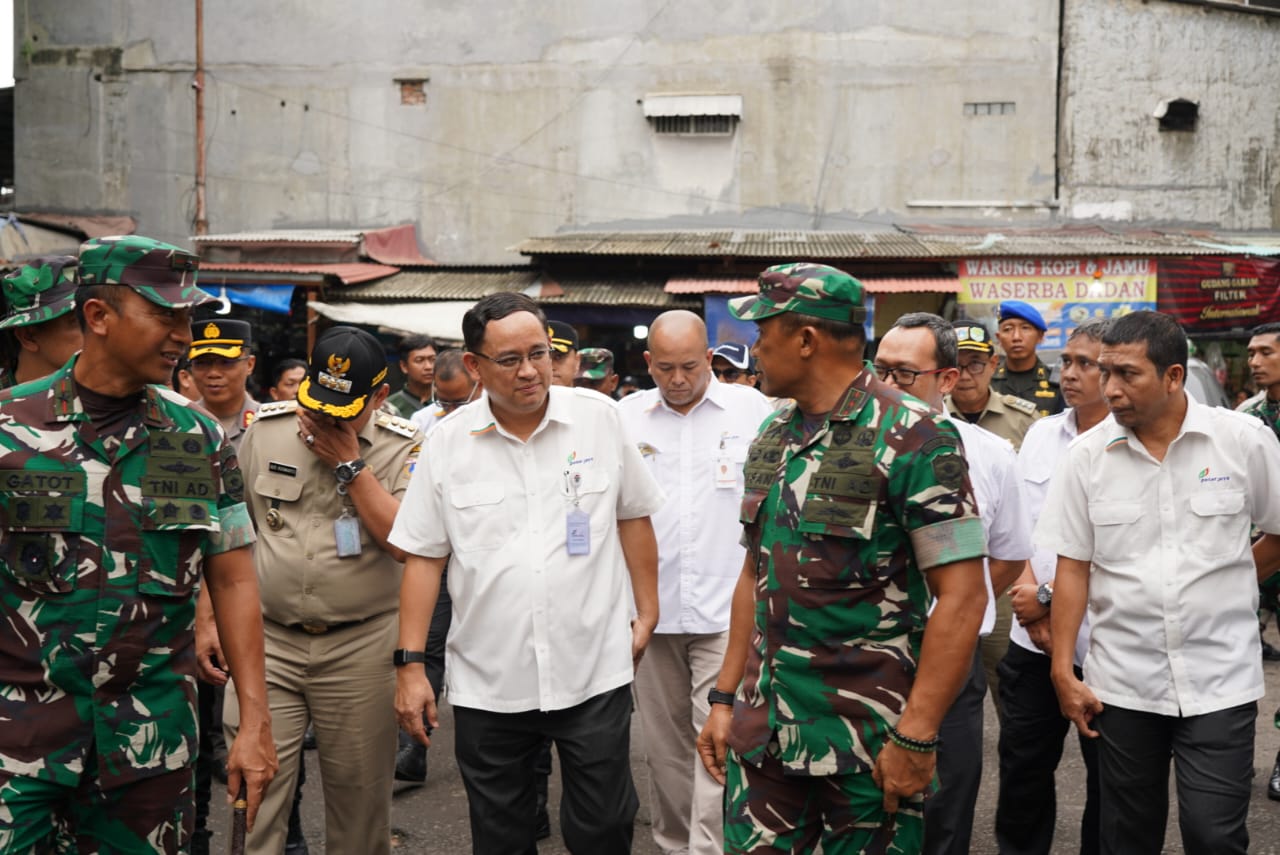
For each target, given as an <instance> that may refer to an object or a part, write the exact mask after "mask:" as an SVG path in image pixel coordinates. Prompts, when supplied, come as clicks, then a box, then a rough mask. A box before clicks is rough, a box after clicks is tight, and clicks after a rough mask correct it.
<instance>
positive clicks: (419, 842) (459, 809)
mask: <svg viewBox="0 0 1280 855" xmlns="http://www.w3.org/2000/svg"><path fill="white" fill-rule="evenodd" d="M1272 642H1273V643H1277V639H1275V638H1274V637H1272ZM1265 670H1266V675H1267V684H1268V692H1267V698H1266V699H1265V700H1264V701H1262V702H1260V704H1259V715H1258V739H1257V752H1256V757H1257V759H1256V761H1255V777H1254V784H1253V799H1252V801H1251V803H1250V808H1249V829H1250V836H1251V838H1252V845H1251V847H1250V851H1251V852H1254V853H1259V855H1267V853H1274V854H1275V855H1280V802H1272V801H1268V799H1267V794H1266V791H1267V777H1268V776H1269V775H1270V773H1271V766H1272V764H1273V763H1274V760H1275V757H1276V752H1277V750H1280V731H1278V730H1276V728H1275V727H1274V726H1273V724H1272V714H1273V713H1274V711H1275V710H1276V707H1277V706H1278V705H1280V663H1273V662H1268V663H1266V665H1265ZM452 733H453V731H452V716H451V715H450V714H449V710H448V708H447V707H445V708H444V709H443V711H442V716H441V727H440V728H439V729H438V730H437V731H436V732H435V737H434V739H433V743H432V748H431V751H430V774H429V776H428V780H427V783H426V785H425V786H422V787H411V788H405V789H398V790H397V792H396V794H395V797H394V804H393V807H392V825H393V827H394V828H395V830H396V841H395V843H396V849H395V851H397V852H404V853H414V855H418V853H422V854H423V855H426V853H431V854H432V855H454V853H465V852H469V851H470V850H471V833H470V828H469V824H468V819H467V799H466V795H465V794H464V792H463V789H462V783H461V781H460V780H459V778H458V770H457V766H456V765H455V764H454V761H453V742H452ZM996 736H997V727H996V721H995V713H994V711H993V710H992V709H991V706H990V703H988V709H987V726H986V740H985V746H984V747H985V753H986V765H985V767H984V775H983V783H982V791H981V793H980V794H979V798H978V815H977V818H976V820H975V823H974V837H973V846H972V851H973V853H974V855H986V854H987V853H994V852H995V851H996V850H995V842H994V835H993V832H992V828H993V825H994V822H995V797H996V774H997V769H998V766H997V762H996V756H995V751H996ZM1067 742H1068V744H1067V749H1066V752H1065V755H1064V758H1063V766H1062V768H1061V769H1060V770H1059V773H1058V782H1059V793H1058V830H1057V834H1056V837H1055V843H1056V845H1055V847H1054V851H1055V852H1060V853H1075V852H1078V851H1079V828H1080V814H1081V812H1082V811H1083V809H1084V765H1083V764H1082V763H1081V761H1080V751H1079V748H1078V746H1077V745H1076V742H1075V739H1074V738H1069V739H1068V741H1067ZM639 745H640V742H639V734H638V733H635V734H634V735H633V749H636V747H637V746H639ZM632 756H633V764H632V768H633V771H634V774H635V779H636V786H637V787H638V788H639V791H640V801H641V807H640V816H639V818H638V819H637V822H636V846H635V849H634V851H635V852H636V853H637V855H656V853H658V849H657V847H655V846H654V845H653V841H652V838H651V837H650V834H649V826H648V809H647V796H646V792H645V788H646V786H647V783H646V782H647V775H646V773H645V769H644V763H643V762H642V760H641V757H640V753H639V750H633V751H632ZM307 762H308V764H309V765H308V768H307V790H306V798H305V801H304V804H303V822H304V825H305V828H306V833H307V843H308V845H309V847H310V851H311V855H321V853H324V851H325V850H324V804H323V796H322V793H321V787H320V772H319V769H318V765H317V763H316V759H315V753H314V752H308V753H307ZM558 792H559V784H558V781H557V780H556V779H555V778H553V780H552V812H551V824H552V831H553V833H552V837H551V839H550V840H547V841H543V843H542V845H541V846H540V847H539V852H540V853H543V855H566V853H568V850H567V849H566V848H565V847H564V841H563V840H562V839H561V838H560V836H559V834H558V821H557V817H556V813H555V805H556V803H557V794H558ZM215 802H218V800H217V799H215ZM1170 805H1171V807H1170V816H1169V828H1168V833H1167V835H1166V838H1165V839H1166V845H1165V852H1167V853H1180V852H1181V851H1182V847H1181V845H1180V843H1179V837H1178V830H1177V806H1176V805H1177V803H1176V801H1174V800H1171V801H1170ZM213 822H214V823H215V825H214V827H215V828H216V829H217V836H216V837H215V839H214V848H213V850H212V851H215V852H225V851H226V846H227V840H226V835H225V829H226V828H227V824H226V823H227V810H226V807H225V805H223V804H221V803H220V802H219V803H217V804H215V806H214V816H213ZM344 855H360V853H344ZM578 855H592V853H578Z"/></svg>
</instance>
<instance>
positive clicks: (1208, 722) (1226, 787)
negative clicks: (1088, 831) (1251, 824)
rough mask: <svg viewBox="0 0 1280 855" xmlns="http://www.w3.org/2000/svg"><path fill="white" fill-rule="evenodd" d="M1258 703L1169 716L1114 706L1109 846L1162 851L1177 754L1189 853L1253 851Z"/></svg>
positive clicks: (1107, 784)
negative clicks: (1171, 765) (1252, 798)
mask: <svg viewBox="0 0 1280 855" xmlns="http://www.w3.org/2000/svg"><path fill="white" fill-rule="evenodd" d="M1257 717H1258V705H1257V704H1256V703H1248V704H1242V705H1240V706H1238V707H1232V708H1231V709H1226V710H1219V711H1218V712H1212V713H1206V714H1205V715H1197V716H1185V717H1179V716H1166V715H1157V714H1155V713H1146V712H1136V711H1134V710H1127V709H1123V708H1121V707H1117V706H1113V705H1109V706H1107V707H1106V709H1104V710H1103V711H1102V712H1101V713H1100V714H1099V715H1098V716H1096V717H1095V718H1094V720H1093V722H1094V728H1095V729H1096V730H1097V731H1098V733H1099V734H1100V736H1099V740H1100V744H1099V745H1098V770H1099V772H1100V773H1101V813H1102V816H1101V832H1102V851H1103V852H1105V853H1114V854H1115V855H1144V853H1153V855H1155V853H1159V852H1160V851H1161V849H1163V848H1164V829H1165V823H1166V822H1168V818H1169V796H1168V792H1169V758H1170V757H1172V758H1173V761H1174V775H1175V776H1176V781H1177V791H1178V827H1179V829H1180V830H1181V831H1182V849H1183V851H1184V852H1186V853H1187V855H1201V853H1204V855H1210V853H1212V855H1229V853H1243V852H1247V851H1248V850H1249V831H1248V829H1247V828H1246V826H1245V821H1246V820H1247V819H1248V816H1249V796H1250V793H1251V791H1252V786H1251V784H1252V778H1253V740H1254V722H1255V720H1256V719H1257Z"/></svg>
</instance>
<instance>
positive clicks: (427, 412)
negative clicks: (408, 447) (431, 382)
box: [409, 401, 449, 434]
mask: <svg viewBox="0 0 1280 855" xmlns="http://www.w3.org/2000/svg"><path fill="white" fill-rule="evenodd" d="M447 415H449V414H448V413H446V412H445V411H444V410H443V409H441V408H440V407H437V406H436V404H435V402H434V401H433V402H431V403H430V404H427V405H426V406H425V407H423V408H422V409H420V410H414V413H413V415H411V416H409V421H411V422H413V423H414V424H415V425H416V426H417V428H418V430H420V431H422V432H423V434H428V433H431V431H433V430H435V428H436V425H438V424H440V422H442V421H444V417H445V416H447Z"/></svg>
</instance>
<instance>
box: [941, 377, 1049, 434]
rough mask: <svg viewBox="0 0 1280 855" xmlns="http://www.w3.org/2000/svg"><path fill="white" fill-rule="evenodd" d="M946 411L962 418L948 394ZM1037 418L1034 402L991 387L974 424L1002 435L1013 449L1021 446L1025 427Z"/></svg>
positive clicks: (1025, 432)
mask: <svg viewBox="0 0 1280 855" xmlns="http://www.w3.org/2000/svg"><path fill="white" fill-rule="evenodd" d="M947 412H948V413H950V414H951V415H953V416H955V417H956V418H958V419H963V418H964V415H963V414H962V413H961V412H960V410H959V408H958V407H956V404H955V401H953V400H951V396H950V395H948V396H947ZM1038 418H1040V416H1039V414H1038V413H1037V412H1036V406H1035V404H1032V403H1031V402H1030V401H1024V400H1023V399H1022V398H1019V397H1018V396H1016V395H1004V394H1001V393H1000V392H997V391H996V390H995V389H994V388H992V390H991V394H990V395H988V396H987V405H986V406H985V407H984V408H983V409H982V415H980V416H979V417H978V421H977V422H976V423H975V424H977V425H978V427H980V428H986V429H987V430H989V431H991V432H992V433H994V434H995V435H996V436H1002V437H1004V438H1005V439H1007V440H1009V442H1011V443H1013V447H1014V449H1019V448H1022V438H1023V437H1024V436H1026V435H1027V429H1028V428H1030V427H1031V423H1032V422H1034V421H1035V420H1036V419H1038Z"/></svg>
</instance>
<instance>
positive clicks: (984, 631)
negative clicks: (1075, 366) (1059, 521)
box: [951, 418, 1031, 636]
mask: <svg viewBox="0 0 1280 855" xmlns="http://www.w3.org/2000/svg"><path fill="white" fill-rule="evenodd" d="M951 423H952V424H953V425H955V426H956V431H958V432H959V434H960V441H961V442H963V443H964V456H965V460H966V461H967V462H968V464H969V481H970V483H971V484H973V494H974V497H975V498H977V500H978V514H979V516H981V517H982V530H983V531H984V532H986V535H987V555H988V556H989V557H990V558H996V559H1000V560H1002V561H1026V560H1027V559H1028V558H1029V557H1031V523H1030V518H1029V517H1028V516H1027V505H1026V502H1024V501H1023V500H1022V485H1021V483H1020V482H1019V480H1018V476H1017V456H1016V455H1015V454H1014V451H1013V445H1012V444H1010V442H1009V441H1008V440H1007V439H1004V438H1003V437H1000V436H997V435H996V434H994V433H992V432H991V431H989V430H986V429H985V428H980V427H978V426H977V425H975V424H970V423H969V422H967V421H965V420H964V419H963V418H952V419H951ZM988 560H989V559H988V558H983V559H982V565H983V570H984V572H983V574H982V579H983V582H985V583H986V586H987V608H986V611H984V612H983V614H982V627H981V628H980V629H979V630H978V635H980V636H981V635H989V634H990V633H991V630H992V628H993V627H994V626H995V625H996V601H995V593H994V591H993V590H992V587H991V567H990V565H989V564H988V563H987V562H988Z"/></svg>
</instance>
